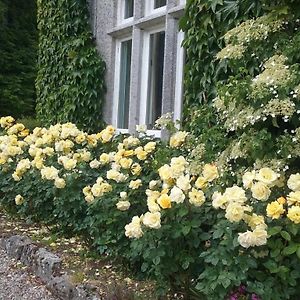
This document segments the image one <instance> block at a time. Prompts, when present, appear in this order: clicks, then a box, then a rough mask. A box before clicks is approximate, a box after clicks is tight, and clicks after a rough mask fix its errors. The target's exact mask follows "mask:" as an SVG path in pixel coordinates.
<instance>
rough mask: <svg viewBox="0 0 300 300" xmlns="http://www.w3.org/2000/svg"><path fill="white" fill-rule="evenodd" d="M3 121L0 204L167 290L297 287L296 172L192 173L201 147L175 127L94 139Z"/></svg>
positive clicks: (200, 166)
mask: <svg viewBox="0 0 300 300" xmlns="http://www.w3.org/2000/svg"><path fill="white" fill-rule="evenodd" d="M0 124H1V126H2V128H3V131H2V132H1V133H0V159H1V160H0V174H1V180H0V196H1V200H0V204H1V207H3V208H5V209H6V210H7V211H8V212H10V213H18V214H20V215H21V216H23V217H25V218H27V219H28V220H31V221H35V222H43V223H46V224H51V225H54V228H56V230H58V231H59V232H64V233H66V234H74V235H81V236H82V237H83V238H84V239H85V240H86V241H87V242H88V243H90V246H91V247H92V248H94V249H95V250H96V251H98V252H99V254H101V253H107V254H111V255H116V256H119V257H122V259H124V260H125V261H127V262H128V263H129V264H130V265H131V267H132V268H133V269H134V270H135V271H139V272H140V273H141V274H144V275H145V276H151V277H153V278H155V279H157V282H158V287H159V293H161V294H163V293H165V292H166V291H167V290H168V289H169V287H170V286H171V285H172V286H175V287H176V289H177V290H181V289H183V288H184V287H185V288H186V287H187V286H188V287H190V288H193V289H194V290H195V291H197V293H199V294H201V295H206V296H208V297H211V299H225V297H226V295H228V293H229V292H230V291H231V290H232V289H233V288H235V287H237V286H240V285H241V284H243V283H245V282H248V285H249V286H252V288H253V292H255V293H256V294H258V295H259V285H258V282H259V276H263V275H262V274H265V273H268V274H275V275H271V276H273V277H274V278H276V280H277V281H278V282H279V283H278V284H281V283H282V282H283V283H282V286H284V284H286V281H285V279H284V278H283V279H282V276H283V274H284V273H286V272H292V274H294V275H293V276H294V277H293V279H291V278H290V277H289V283H288V284H289V285H291V286H292V287H294V286H295V283H297V282H298V278H300V274H298V273H297V271H296V270H297V268H298V267H299V258H298V257H300V250H299V249H300V229H299V226H300V194H299V193H300V182H299V180H300V176H299V172H297V171H295V172H292V171H291V172H285V171H284V170H276V171H274V170H273V169H271V168H269V167H264V166H262V167H261V168H255V169H249V170H245V171H244V172H243V174H240V175H237V176H232V177H228V173H226V172H224V170H222V168H220V166H219V165H218V164H217V163H215V162H209V161H208V162H204V161H200V162H197V167H196V168H195V160H194V158H193V155H192V154H191V150H190V149H191V147H193V146H194V144H195V140H193V137H192V136H191V135H190V134H188V133H187V132H182V131H178V130H177V131H176V130H174V131H173V132H172V134H171V135H170V140H169V141H166V142H164V141H160V140H158V139H154V138H152V137H149V136H147V135H145V134H144V133H145V132H144V130H143V132H141V133H138V134H137V135H136V136H130V135H121V134H116V132H115V130H114V128H113V127H112V126H107V127H106V128H104V129H103V130H102V131H100V132H98V133H95V134H87V133H86V132H83V131H81V130H79V129H77V127H76V126H75V125H74V124H71V123H66V124H56V125H53V126H50V127H49V128H35V129H34V130H33V131H32V132H29V131H27V129H26V128H25V127H24V126H22V125H20V124H15V122H14V120H13V119H12V118H11V117H9V118H0ZM2 124H3V125H2ZM283 266H284V267H283ZM214 274H216V275H214ZM214 276H217V278H219V276H220V279H216V278H215V277H214ZM273 277H272V278H273ZM279 278H281V279H279ZM225 279H226V280H225ZM218 280H219V281H218ZM224 280H225V281H224ZM280 280H281V281H280ZM218 282H220V284H219V283H218ZM221 282H223V283H221ZM215 284H217V285H216V286H217V287H218V288H217V289H216V292H214V293H215V294H213V295H212V294H211V293H212V291H211V290H208V289H207V287H208V286H212V285H215ZM251 284H252V285H251ZM220 295H221V296H220ZM220 297H221V298H220ZM208 299H210V298H208Z"/></svg>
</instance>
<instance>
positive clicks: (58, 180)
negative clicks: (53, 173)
mask: <svg viewBox="0 0 300 300" xmlns="http://www.w3.org/2000/svg"><path fill="white" fill-rule="evenodd" d="M54 185H55V186H56V187H57V188H58V189H63V188H64V187H65V186H66V182H65V180H64V179H63V178H59V177H56V178H55V180H54Z"/></svg>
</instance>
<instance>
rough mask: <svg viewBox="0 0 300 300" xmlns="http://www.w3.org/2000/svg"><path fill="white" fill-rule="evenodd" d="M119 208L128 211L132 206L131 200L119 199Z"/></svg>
mask: <svg viewBox="0 0 300 300" xmlns="http://www.w3.org/2000/svg"><path fill="white" fill-rule="evenodd" d="M116 206H117V209H118V210H121V211H126V210H128V209H129V207H130V202H129V201H119V202H118V203H117V204H116Z"/></svg>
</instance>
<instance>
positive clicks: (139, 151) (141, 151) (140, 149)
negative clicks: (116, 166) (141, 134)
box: [134, 147, 148, 160]
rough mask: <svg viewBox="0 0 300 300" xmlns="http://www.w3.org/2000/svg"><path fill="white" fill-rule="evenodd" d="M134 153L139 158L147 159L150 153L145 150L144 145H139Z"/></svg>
mask: <svg viewBox="0 0 300 300" xmlns="http://www.w3.org/2000/svg"><path fill="white" fill-rule="evenodd" d="M134 154H135V155H136V157H137V158H138V159H139V160H145V159H146V158H147V155H148V153H147V152H146V151H144V149H143V147H137V148H136V149H135V150H134Z"/></svg>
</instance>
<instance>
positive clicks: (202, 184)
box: [195, 177, 207, 189]
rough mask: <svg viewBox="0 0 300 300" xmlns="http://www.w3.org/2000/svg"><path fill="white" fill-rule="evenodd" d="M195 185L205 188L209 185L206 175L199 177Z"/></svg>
mask: <svg viewBox="0 0 300 300" xmlns="http://www.w3.org/2000/svg"><path fill="white" fill-rule="evenodd" d="M195 186H196V188H198V189H203V188H205V187H206V186H207V181H206V179H205V178H204V177H198V178H197V180H196V182H195Z"/></svg>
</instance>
